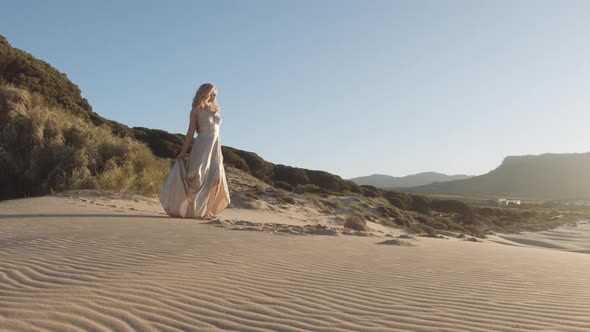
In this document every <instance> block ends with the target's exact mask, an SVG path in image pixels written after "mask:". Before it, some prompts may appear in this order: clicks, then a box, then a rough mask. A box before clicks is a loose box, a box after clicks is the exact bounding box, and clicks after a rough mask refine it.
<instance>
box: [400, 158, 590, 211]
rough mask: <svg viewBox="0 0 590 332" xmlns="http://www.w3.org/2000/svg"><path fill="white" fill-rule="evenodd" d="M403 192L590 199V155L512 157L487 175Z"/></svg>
mask: <svg viewBox="0 0 590 332" xmlns="http://www.w3.org/2000/svg"><path fill="white" fill-rule="evenodd" d="M403 190H404V191H406V192H411V193H417V194H444V195H461V196H481V197H497V196H507V197H518V198H530V199H543V200H548V199H584V200H590V152H587V153H563V154H555V153H546V154H542V155H527V156H509V157H506V158H505V159H504V161H503V162H502V164H501V165H500V166H499V167H498V168H496V169H494V170H493V171H491V172H489V173H487V174H484V175H480V176H476V177H472V178H470V179H466V180H457V181H450V182H442V183H433V184H429V185H424V186H418V187H413V188H404V189H403Z"/></svg>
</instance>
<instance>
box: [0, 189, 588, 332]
mask: <svg viewBox="0 0 590 332" xmlns="http://www.w3.org/2000/svg"><path fill="white" fill-rule="evenodd" d="M116 208H117V207H116V204H115V205H113V206H111V207H109V206H103V207H100V208H99V207H97V208H89V207H87V206H83V205H78V204H72V200H70V199H67V198H54V197H43V198H34V199H25V200H15V201H5V202H0V250H1V251H0V330H2V331H113V330H114V331H218V330H230V331H523V330H535V331H537V330H541V331H590V287H589V286H588V285H590V255H588V254H581V253H572V252H565V251H559V250H547V249H540V248H526V247H519V246H505V245H500V244H496V243H472V242H465V241H456V240H442V239H427V238H420V239H416V240H412V242H413V244H414V246H399V245H378V244H377V243H381V242H384V239H383V238H376V237H358V236H342V235H340V236H322V235H304V236H299V235H285V234H276V233H269V232H246V231H236V230H229V229H226V228H221V227H218V225H215V224H205V223H202V222H200V221H193V220H181V219H173V218H168V217H165V216H162V215H161V214H159V213H157V212H154V211H157V209H158V207H154V206H151V207H150V206H149V205H146V206H145V209H141V208H137V207H136V208H135V210H130V209H128V210H125V211H127V212H125V213H122V212H121V211H123V210H120V211H119V212H116V211H115V209H116ZM109 209H110V210H109ZM232 213H238V212H235V211H234V212H232ZM386 243H393V242H386Z"/></svg>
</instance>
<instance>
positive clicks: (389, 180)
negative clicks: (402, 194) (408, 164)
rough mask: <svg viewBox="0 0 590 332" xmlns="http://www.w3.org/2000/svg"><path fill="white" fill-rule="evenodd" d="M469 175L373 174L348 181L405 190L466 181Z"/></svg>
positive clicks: (432, 173) (425, 173) (433, 173)
mask: <svg viewBox="0 0 590 332" xmlns="http://www.w3.org/2000/svg"><path fill="white" fill-rule="evenodd" d="M470 177H472V176H470V175H463V174H459V175H446V174H442V173H436V172H424V173H418V174H413V175H407V176H402V177H395V176H391V175H383V174H373V175H369V176H361V177H356V178H352V179H349V180H350V181H352V182H354V183H356V184H358V185H369V186H375V187H378V188H405V187H417V186H422V185H426V184H431V183H434V182H446V181H453V180H463V179H468V178H470Z"/></svg>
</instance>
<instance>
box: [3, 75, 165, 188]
mask: <svg viewBox="0 0 590 332" xmlns="http://www.w3.org/2000/svg"><path fill="white" fill-rule="evenodd" d="M0 107H1V108H0V119H1V122H0V164H1V166H2V168H5V170H6V172H3V173H4V174H2V175H0V177H2V180H3V182H6V183H9V184H11V186H12V187H16V188H12V189H13V190H14V191H15V192H19V193H25V194H29V195H42V194H45V193H48V192H50V191H55V190H57V191H59V190H65V189H107V190H118V191H138V192H143V193H147V194H153V193H156V192H157V191H158V190H159V188H160V187H161V185H162V183H163V181H164V180H165V177H166V176H167V174H168V172H169V170H170V162H169V161H168V160H163V159H159V158H156V157H155V156H154V155H153V154H152V152H151V151H150V150H149V148H148V147H147V146H145V145H143V144H141V143H139V142H138V141H136V140H134V139H131V138H128V137H127V138H121V137H117V136H114V135H113V134H112V132H111V131H110V130H109V129H108V128H105V127H95V126H92V125H90V124H88V123H86V122H84V121H82V120H81V119H79V118H76V117H75V116H73V115H71V114H69V113H66V112H64V111H63V110H61V109H59V108H55V107H48V106H47V105H46V103H45V102H44V100H43V98H41V97H40V96H39V95H35V94H33V95H31V94H29V92H27V91H25V90H21V89H17V88H14V87H12V86H10V85H7V84H4V85H0Z"/></svg>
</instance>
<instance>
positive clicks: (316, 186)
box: [0, 35, 360, 199]
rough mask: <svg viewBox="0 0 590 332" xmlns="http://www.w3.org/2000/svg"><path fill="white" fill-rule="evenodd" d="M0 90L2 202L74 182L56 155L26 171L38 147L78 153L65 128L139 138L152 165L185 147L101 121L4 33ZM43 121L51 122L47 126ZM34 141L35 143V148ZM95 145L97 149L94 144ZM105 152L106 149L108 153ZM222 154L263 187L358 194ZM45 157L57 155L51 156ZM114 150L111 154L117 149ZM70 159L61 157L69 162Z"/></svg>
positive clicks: (328, 177)
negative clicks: (57, 126) (66, 179)
mask: <svg viewBox="0 0 590 332" xmlns="http://www.w3.org/2000/svg"><path fill="white" fill-rule="evenodd" d="M0 86H1V88H2V93H0V117H2V119H3V120H2V122H1V123H0V131H2V133H3V135H4V137H5V139H3V140H2V141H1V142H0V143H3V146H0V157H1V158H3V159H0V166H1V167H2V169H3V170H5V171H4V172H3V173H2V174H1V175H0V180H3V182H6V183H11V185H10V186H4V187H5V188H4V189H3V190H2V192H3V194H2V195H0V199H7V198H15V197H23V196H30V195H43V194H45V193H48V192H49V191H51V190H60V189H63V188H65V187H67V185H66V184H65V183H64V180H63V179H62V180H57V179H49V178H54V177H56V176H57V175H58V174H60V176H61V177H62V178H64V179H65V178H69V177H71V175H72V174H73V172H74V171H75V170H76V165H74V164H73V163H69V164H68V166H67V167H66V166H65V165H61V166H59V167H58V168H55V167H54V166H55V165H53V164H52V163H53V161H51V160H53V159H55V160H54V161H55V162H57V159H56V158H58V157H51V158H50V157H46V158H45V159H43V161H42V162H41V163H43V164H46V163H49V164H46V165H45V166H43V167H45V168H48V170H44V171H42V172H37V171H35V172H33V171H26V170H27V169H28V168H31V167H37V166H34V165H29V164H30V163H31V162H32V161H35V160H36V159H35V158H36V157H35V158H33V156H38V153H39V151H41V150H39V149H41V148H43V149H51V148H56V149H61V150H68V151H70V150H71V153H74V152H75V150H77V152H76V153H78V154H80V153H81V152H80V147H79V146H78V147H76V146H71V144H70V143H71V142H70V141H69V140H68V139H66V138H65V136H64V133H63V132H60V131H59V130H62V129H63V130H66V131H67V130H69V129H68V128H69V127H71V126H74V124H75V125H76V126H80V128H82V129H81V135H82V136H83V137H89V136H93V137H95V136H97V135H94V134H90V132H94V131H95V128H102V129H104V130H106V131H107V132H111V133H112V135H109V134H106V133H105V132H104V131H103V132H102V133H101V135H98V136H102V138H104V139H106V140H117V139H124V140H125V141H126V142H137V141H139V142H141V143H143V144H145V145H146V146H147V147H149V149H150V150H151V153H150V154H153V156H150V158H149V159H150V160H151V159H152V158H154V156H155V157H157V158H165V159H172V158H174V157H176V155H177V154H178V153H179V151H180V149H181V147H182V142H183V139H184V135H181V134H171V133H168V132H166V131H163V130H159V129H150V128H142V127H134V128H130V127H128V126H126V125H124V124H121V123H118V122H116V121H112V120H109V119H106V118H103V117H101V116H100V115H98V114H97V113H95V112H94V111H93V110H92V107H91V106H90V103H89V102H88V101H87V100H86V99H85V98H83V97H82V95H81V91H80V89H79V88H78V86H77V85H76V84H74V83H72V82H71V81H70V80H69V79H68V77H67V76H66V74H64V73H61V72H60V71H58V70H57V69H55V68H53V67H52V66H51V65H50V64H48V63H46V62H45V61H43V60H40V59H37V58H35V57H34V56H33V55H31V54H29V53H27V52H25V51H22V50H19V49H16V48H13V47H12V46H11V45H10V44H9V42H8V41H7V40H6V38H4V37H3V36H1V35H0ZM46 121H49V122H48V123H45V122H46ZM78 122H80V125H78ZM56 123H57V124H65V127H63V128H62V127H59V130H58V131H59V132H57V133H54V134H47V135H49V136H47V137H45V136H44V134H43V131H44V130H46V128H47V127H51V128H53V127H55V124H56ZM19 130H20V131H19ZM47 130H48V132H52V133H53V132H54V131H55V130H54V129H47ZM17 134H18V135H19V136H20V141H19V142H20V143H17V142H16V141H15V139H16V138H15V135H17ZM66 136H67V135H66ZM31 141H34V142H37V143H39V144H37V145H35V146H32V145H31V144H30V142H31ZM25 143H26V144H25ZM94 143H96V144H98V142H94ZM14 144H17V145H14ZM18 144H21V145H22V146H23V147H24V146H26V147H28V150H26V151H25V152H26V153H24V154H23V153H20V152H19V151H20V150H19V151H16V150H18V149H21V150H23V148H22V147H18ZM134 144H135V143H134ZM59 145H61V146H59ZM58 146H59V147H58ZM61 150H60V151H61ZM108 150H109V149H105V151H108ZM11 151H12V152H11ZM44 151H45V150H44ZM146 151H147V150H146ZM222 151H223V156H224V162H225V164H226V165H227V166H230V167H235V168H238V169H240V170H243V171H246V172H248V173H250V174H251V175H253V176H254V177H256V178H258V179H261V180H263V181H265V182H266V183H269V184H272V185H275V186H277V187H280V188H283V189H286V190H290V191H293V190H297V191H299V192H317V193H327V192H334V193H345V192H355V193H360V188H359V187H358V186H357V185H356V184H354V183H353V182H350V181H346V180H343V179H342V178H341V177H339V176H337V175H333V174H330V173H327V172H323V171H316V170H308V169H301V168H295V167H289V166H285V165H275V164H273V163H270V162H267V161H265V160H264V159H262V158H261V157H260V156H258V155H257V154H255V153H252V152H247V151H243V150H239V149H235V148H231V147H227V146H223V147H222ZM103 152H104V151H103ZM44 153H45V154H49V155H53V154H55V153H53V152H51V153H49V152H44ZM56 153H57V152H56ZM105 153H107V152H105ZM113 153H115V154H116V153H117V152H116V151H115V152H113ZM82 155H83V156H84V157H79V158H78V159H76V160H78V161H79V159H80V158H91V159H92V160H93V158H94V157H95V156H93V155H88V154H87V153H85V152H84V153H82ZM111 157H113V156H111V155H102V156H101V158H99V159H98V160H99V163H101V165H102V163H104V164H106V163H107V162H108V160H110V159H111ZM52 158H53V159H52ZM68 158H69V157H68ZM68 158H65V159H64V160H66V161H67V160H69V159H68ZM117 158H119V159H117V162H115V161H113V162H112V163H115V164H117V165H119V166H121V165H123V164H124V160H123V159H122V158H121V156H117ZM154 160H155V159H154ZM63 162H65V161H63ZM63 162H62V163H63ZM112 163H111V164H112ZM77 166H80V164H77ZM91 168H92V169H89V170H88V171H86V170H82V171H77V172H84V173H90V174H91V176H92V177H93V178H95V177H96V176H98V174H99V173H101V172H102V171H103V167H102V166H101V167H96V166H93V167H91ZM18 169H20V170H22V172H24V173H23V174H22V176H14V174H15V172H17V173H18V172H21V171H20V170H18ZM25 173H26V176H25ZM18 174H20V173H18ZM48 177H49V178H48ZM23 181H24V182H23ZM91 182H92V181H91ZM19 183H20V184H19ZM36 183H39V185H36ZM154 186H157V184H154ZM149 191H150V192H151V191H153V190H149Z"/></svg>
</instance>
